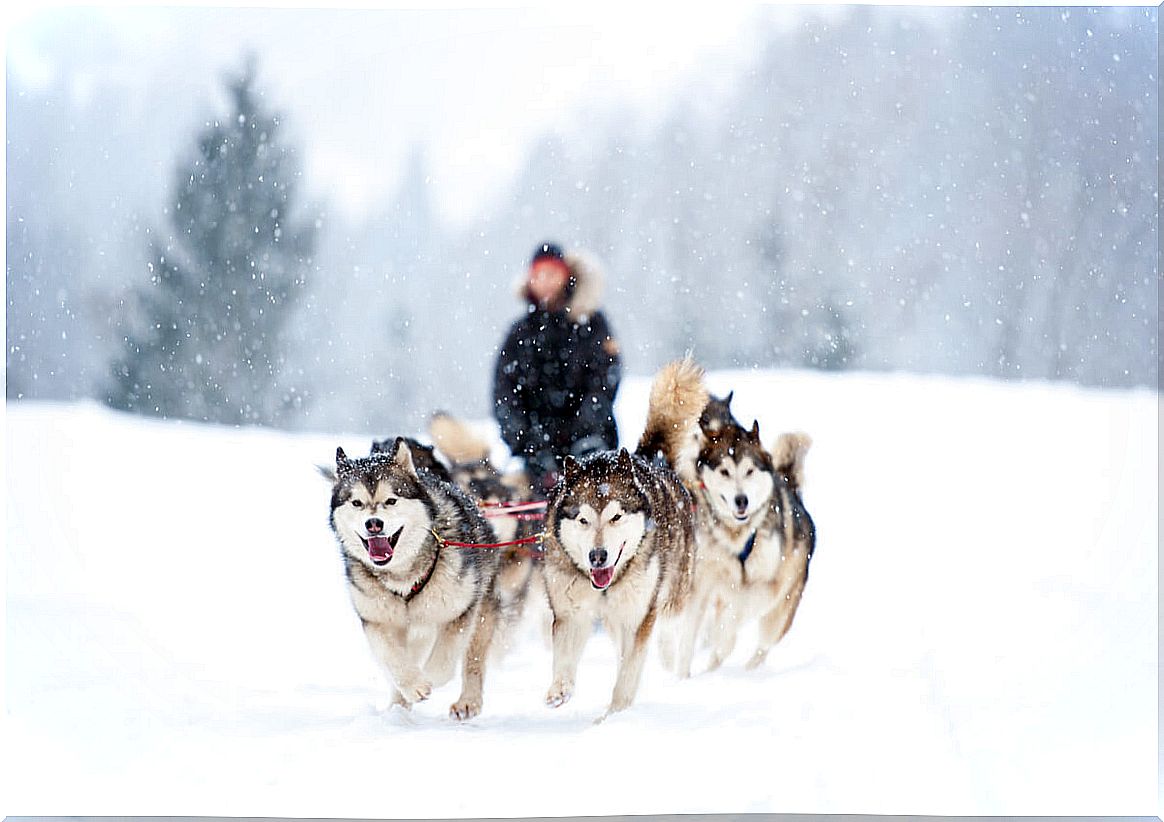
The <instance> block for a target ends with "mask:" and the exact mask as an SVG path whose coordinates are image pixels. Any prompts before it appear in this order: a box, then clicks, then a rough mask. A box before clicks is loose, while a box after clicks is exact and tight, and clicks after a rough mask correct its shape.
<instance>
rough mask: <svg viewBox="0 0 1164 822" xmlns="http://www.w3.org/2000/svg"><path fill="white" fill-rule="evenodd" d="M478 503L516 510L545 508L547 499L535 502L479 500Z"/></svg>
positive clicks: (480, 505) (484, 505)
mask: <svg viewBox="0 0 1164 822" xmlns="http://www.w3.org/2000/svg"><path fill="white" fill-rule="evenodd" d="M477 505H478V506H479V507H481V508H509V509H512V510H514V511H519V510H525V509H526V508H530V509H533V508H545V507H546V501H545V500H541V501H537V500H535V501H533V502H478V503H477Z"/></svg>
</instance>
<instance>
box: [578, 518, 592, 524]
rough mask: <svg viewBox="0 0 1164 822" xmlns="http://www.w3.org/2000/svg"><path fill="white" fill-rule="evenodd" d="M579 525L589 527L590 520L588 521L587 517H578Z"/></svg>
mask: <svg viewBox="0 0 1164 822" xmlns="http://www.w3.org/2000/svg"><path fill="white" fill-rule="evenodd" d="M578 524H579V525H589V524H590V520H588V519H586V517H578Z"/></svg>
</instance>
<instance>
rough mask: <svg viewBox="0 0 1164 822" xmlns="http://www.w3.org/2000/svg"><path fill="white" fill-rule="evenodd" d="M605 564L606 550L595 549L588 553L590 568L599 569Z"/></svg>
mask: <svg viewBox="0 0 1164 822" xmlns="http://www.w3.org/2000/svg"><path fill="white" fill-rule="evenodd" d="M605 564H606V549H605V548H595V549H594V550H593V551H591V552H590V567H591V568H601V567H602V566H603V565H605Z"/></svg>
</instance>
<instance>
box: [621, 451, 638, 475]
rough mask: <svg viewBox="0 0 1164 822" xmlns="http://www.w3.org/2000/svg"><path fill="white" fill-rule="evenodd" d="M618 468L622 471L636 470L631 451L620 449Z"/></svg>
mask: <svg viewBox="0 0 1164 822" xmlns="http://www.w3.org/2000/svg"><path fill="white" fill-rule="evenodd" d="M618 467H619V470H621V471H634V470H635V464H634V461H633V460H631V455H630V451H627V450H626V449H625V448H620V449H618Z"/></svg>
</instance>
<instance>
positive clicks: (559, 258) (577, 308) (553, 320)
mask: <svg viewBox="0 0 1164 822" xmlns="http://www.w3.org/2000/svg"><path fill="white" fill-rule="evenodd" d="M601 292H602V278H601V273H600V271H599V269H598V266H597V265H596V264H595V263H594V262H593V261H590V260H588V259H587V258H586V257H584V256H583V255H580V254H574V253H571V254H563V253H562V249H561V248H559V247H558V246H556V245H554V244H553V243H543V244H542V245H540V246H538V247H537V248H536V249H535V250H534V254H533V259H532V260H530V268H529V272H528V276H527V278H526V280H525V282H524V283H523V284H522V288H521V292H520V293H521V296H522V298H523V299H524V300H525V301H526V305H527V308H526V313H525V316H523V317H522V318H521V319H519V320H518V321H517V322H515V323H514V324H513V326H512V327H511V328H510V329H509V334H508V335H507V336H506V338H505V342H504V344H503V345H502V346H501V352H500V354H499V355H498V357H497V367H496V370H495V372H494V376H493V414H494V416H495V417H496V418H497V422H498V424H499V425H500V427H501V438H502V440H504V441H505V444H506V445H508V446H509V450H510V452H511V453H512V454H514V455H515V456H518V457H521V458H522V459H523V460H524V462H525V467H526V472H527V474H528V475H529V479H530V485H531V487H532V490H533V492H534V493H535V494H536V495H539V496H544V495H545V494H546V493H547V492H548V491H549V489H550V488H552V487H553V485H554V483H555V482H556V481H557V477H558V472H559V471H560V470H561V466H562V460H564V459H565V457H566V455H567V454H571V455H574V456H576V457H580V456H584V455H586V454H589V453H593V452H595V451H602V450H608V449H612V448H616V447H617V446H618V428H617V426H616V425H615V422H614V395H615V393H616V392H617V391H618V383H619V379H620V376H621V372H620V369H621V362H620V359H619V351H618V345H617V344H616V343H615V341H614V337H613V336H612V334H611V331H610V324H609V323H608V322H607V320H606V317H605V316H604V315H603V313H602V312H601V311H600V310H599V309H598V301H599V297H600V295H601Z"/></svg>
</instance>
